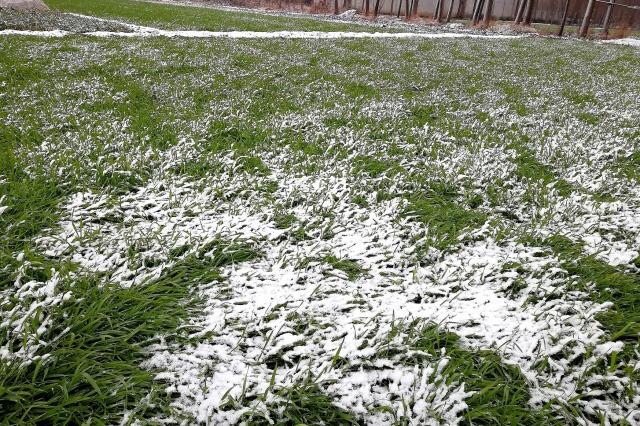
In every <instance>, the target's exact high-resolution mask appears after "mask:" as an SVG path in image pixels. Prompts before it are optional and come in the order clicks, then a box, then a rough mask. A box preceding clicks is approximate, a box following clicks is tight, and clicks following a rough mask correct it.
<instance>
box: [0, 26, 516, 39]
mask: <svg viewBox="0 0 640 426" xmlns="http://www.w3.org/2000/svg"><path fill="white" fill-rule="evenodd" d="M136 28H137V31H134V32H112V31H94V32H88V33H73V32H69V31H62V30H53V31H27V30H2V31H0V36H3V35H4V36H9V35H22V36H35V37H52V38H59V37H65V36H71V35H85V36H94V37H129V38H134V37H169V38H173V37H184V38H233V39H330V40H333V39H342V38H348V39H442V38H480V39H498V40H504V39H513V38H518V37H520V36H508V35H486V34H463V33H385V32H353V31H348V32H343V31H326V32H325V31H188V30H185V31H171V30H160V29H156V28H149V27H136Z"/></svg>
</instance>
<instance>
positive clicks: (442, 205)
mask: <svg viewBox="0 0 640 426" xmlns="http://www.w3.org/2000/svg"><path fill="white" fill-rule="evenodd" d="M457 198H458V192H457V191H456V189H455V188H452V187H450V186H449V185H446V184H441V183H434V184H433V185H432V186H431V188H429V189H428V190H427V191H425V192H421V193H420V192H419V193H417V194H415V195H413V196H412V197H410V198H409V199H408V202H409V203H408V206H407V208H406V210H405V213H404V215H405V216H406V217H409V218H411V219H413V220H416V221H418V222H421V223H423V224H425V225H427V227H428V235H429V236H430V238H432V239H433V241H434V243H433V246H434V247H436V248H438V249H441V250H444V249H446V248H448V247H450V246H452V245H455V244H456V243H457V242H458V238H459V237H460V235H461V234H462V233H463V232H464V231H467V230H472V229H475V228H479V227H480V226H482V225H483V224H484V223H485V221H486V220H487V217H486V215H485V214H484V213H482V212H481V211H477V210H474V209H472V208H470V207H469V208H467V207H464V206H463V205H461V204H460V202H458V201H456V199H457Z"/></svg>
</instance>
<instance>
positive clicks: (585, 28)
mask: <svg viewBox="0 0 640 426" xmlns="http://www.w3.org/2000/svg"><path fill="white" fill-rule="evenodd" d="M595 4H596V0H589V3H588V4H587V10H586V11H585V12H584V18H583V19H582V25H581V26H580V37H586V36H587V34H588V33H589V24H590V23H591V16H592V15H593V7H594V6H595Z"/></svg>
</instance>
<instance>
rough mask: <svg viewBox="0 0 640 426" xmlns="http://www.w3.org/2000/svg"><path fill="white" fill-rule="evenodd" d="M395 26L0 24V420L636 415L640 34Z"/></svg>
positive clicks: (472, 419) (348, 420) (579, 418)
mask: <svg viewBox="0 0 640 426" xmlns="http://www.w3.org/2000/svg"><path fill="white" fill-rule="evenodd" d="M134 33H135V31H134ZM129 34H130V33H129ZM360 34H364V33H360ZM367 34H368V37H374V36H373V35H372V33H367ZM173 35H179V34H173ZM387 35H389V34H387ZM423 35H424V38H428V37H427V36H428V34H423ZM432 35H433V34H432ZM416 36H417V34H416ZM394 37H395V38H390V37H384V38H377V39H370V38H369V39H365V38H361V39H357V40H350V39H333V40H326V39H324V38H325V37H300V38H298V39H283V38H282V37H280V38H279V39H272V40H271V39H269V38H270V37H268V38H261V39H257V40H253V39H244V40H240V39H232V38H225V37H223V38H208V39H206V40H191V39H186V38H175V39H174V38H164V37H162V38H156V37H140V38H87V37H82V36H68V37H65V38H37V37H15V36H10V35H3V36H1V37H0V49H1V50H2V52H3V55H2V57H1V58H0V118H1V124H0V141H2V143H3V146H2V147H0V157H1V158H2V159H1V160H0V191H1V192H0V229H1V230H2V233H3V236H2V237H0V251H1V254H0V258H1V259H2V270H1V272H0V373H3V374H2V376H3V377H2V378H0V414H2V415H4V417H5V418H6V419H9V422H10V423H12V422H17V421H18V420H16V419H18V418H19V417H20V416H23V417H22V418H23V421H24V419H26V421H27V422H28V421H34V419H36V420H38V419H39V420H42V419H48V420H50V421H51V420H52V419H54V420H60V419H62V418H66V417H65V416H75V417H73V418H74V419H76V420H78V419H83V420H86V419H87V418H91V417H92V416H96V417H98V418H102V419H108V421H109V422H112V423H118V422H123V423H132V422H138V423H139V424H146V423H148V422H151V421H152V420H153V421H161V422H178V423H179V422H182V423H184V424H195V423H199V424H211V425H222V424H237V423H247V424H265V423H266V424H269V423H276V424H298V423H305V424H322V423H324V424H357V423H358V422H360V423H364V424H394V423H398V424H415V425H422V424H458V423H474V424H476V423H483V422H484V423H489V424H572V423H577V424H640V395H638V389H637V387H638V377H639V374H640V372H639V371H638V370H639V369H640V363H639V359H640V354H639V351H640V347H639V346H638V332H639V331H640V326H638V322H640V311H638V310H637V306H639V303H640V287H638V286H639V285H640V252H639V247H640V171H639V170H640V51H639V50H638V49H636V48H633V47H629V46H615V45H605V44H596V43H587V42H582V41H566V40H565V41H561V40H548V39H537V38H517V39H506V38H503V39H497V38H493V39H486V38H485V39H477V38H469V37H465V38H455V37H448V38H432V39H418V38H416V37H413V36H412V38H410V39H402V37H399V36H398V35H397V34H394ZM239 38H244V37H239ZM248 38H251V37H248ZM285 38H286V37H285ZM293 38H296V37H293ZM87 282H89V283H92V284H87ZM88 285H89V290H91V289H94V290H95V291H96V292H97V293H95V294H97V296H95V298H96V299H95V300H94V299H92V297H94V293H93V292H91V294H92V296H91V297H89V296H87V294H89V293H87V292H88V291H89V290H87V288H88V287H87V286H88ZM161 285H162V286H161ZM156 287H158V288H162V289H163V290H162V291H163V292H165V293H166V292H168V293H171V291H172V290H171V288H182V289H186V290H185V291H184V292H183V293H184V294H182V295H181V296H180V298H179V299H176V301H175V303H174V306H167V307H166V309H167V310H166V312H171V313H173V312H174V311H176V312H180V315H173V314H172V315H173V316H174V317H175V318H173V319H174V320H175V321H176V324H174V325H173V326H172V327H167V326H162V327H160V326H158V327H159V329H158V330H157V332H155V333H154V332H153V330H146V328H145V327H146V325H147V324H148V322H142V323H140V321H139V319H138V320H137V319H136V316H138V318H139V317H141V316H144V315H143V314H142V312H147V311H148V310H149V311H151V310H153V309H155V311H153V312H156V311H157V312H158V313H154V315H156V316H159V317H163V315H164V312H165V311H162V309H165V308H164V307H163V306H164V305H162V304H161V303H160V302H158V303H157V304H156V305H154V303H155V302H154V301H155V300H164V299H162V297H163V296H164V295H166V294H165V293H153V291H154V290H153V289H155V288H156ZM144 289H150V290H148V291H147V292H146V293H144V291H145V290H144ZM91 291H93V290H91ZM137 292H142V293H141V294H144V295H145V296H144V297H145V298H146V297H148V298H149V299H148V300H149V301H148V302H145V299H142V300H138V299H135V300H136V301H135V302H131V303H128V302H126V300H125V301H124V302H123V305H122V307H123V308H122V312H123V313H122V315H116V314H117V312H115V313H114V312H113V311H109V310H108V308H109V307H108V306H107V305H108V303H110V302H105V300H112V299H109V297H111V296H110V294H118V295H119V294H126V295H131V297H132V298H133V297H134V296H133V295H135V294H136V293H137ZM168 293H167V294H168ZM114 297H115V296H114ZM127 297H129V296H127ZM167 297H169V296H167ZM135 303H137V305H136V304H135ZM130 305H131V306H135V309H132V310H128V308H129V307H130ZM153 306H155V308H154V307H153ZM176 306H181V307H184V309H182V310H180V309H178V310H176ZM105 312H111V313H110V314H107V313H105ZM129 312H131V316H132V317H131V318H129V317H128V315H129ZM72 313H74V314H72ZM110 315H114V318H115V319H111V318H112V317H111V316H110ZM167 316H170V315H168V314H167ZM96 318H101V319H100V320H98V319H96ZM123 318H124V319H126V320H127V322H126V323H125V322H124V320H122V321H121V323H120V324H118V323H117V319H123ZM145 318H147V317H146V316H145ZM129 321H130V323H129ZM136 321H137V322H136ZM146 321H151V320H146ZM167 321H169V318H168V319H167ZM96 323H98V325H96ZM129 324H137V325H135V326H133V325H129ZM162 324H165V322H163V323H162ZM162 324H161V325H162ZM100 327H101V328H100ZM110 327H113V328H114V329H117V330H118V332H117V333H116V332H114V331H112V330H111V328H110ZM122 330H131V332H130V334H127V332H123V331H122ZM142 330H144V333H143V332H142ZM149 332H151V333H149ZM139 334H142V336H138V335H139ZM110 339H111V340H110ZM104 342H116V343H118V344H122V345H123V346H113V348H114V349H113V350H105V349H104V347H108V346H107V345H106V344H105V343H104ZM110 344H111V345H115V343H110ZM101 348H102V349H101ZM121 348H124V349H121ZM125 350H126V351H133V352H136V351H137V352H136V353H138V352H139V354H138V355H136V356H135V357H134V358H132V359H129V360H128V361H126V360H125V361H123V360H122V359H121V358H122V357H125V355H124V354H123V351H125ZM78 353H82V354H86V355H82V356H81V355H77V354H78ZM57 360H65V361H64V363H66V364H68V365H67V366H62V365H61V364H62V363H63V361H57ZM116 361H118V362H116ZM126 362H128V363H129V364H131V363H133V364H134V365H133V366H132V367H131V368H136V369H138V370H139V372H138V373H136V374H140V377H143V379H144V380H146V382H145V381H144V380H143V379H140V381H129V380H128V378H129V376H128V374H129V373H127V371H129V370H126V368H125V367H123V366H122V364H124V363H126ZM74 363H75V364H74ZM92 363H93V364H92ZM88 365H89V366H92V365H96V366H97V368H96V369H88V367H87V366H88ZM69 366H72V367H73V368H72V369H71V373H70V375H69V376H73V378H71V379H69V381H68V382H66V381H65V385H64V386H62V385H60V384H59V382H60V381H64V380H67V378H65V377H63V376H64V374H62V373H59V374H58V373H56V372H57V371H59V370H57V369H63V368H71V367H69ZM127 368H129V367H127ZM47 369H48V370H47ZM44 370H46V372H43V371H44ZM138 370H136V371H138ZM60 371H63V370H60ZM74 371H75V372H76V373H74ZM119 372H122V373H121V374H120V373H119ZM112 373H113V374H112ZM149 373H150V375H149ZM107 374H109V375H111V376H114V377H117V378H116V379H113V378H106V377H103V376H106V375H107ZM119 374H120V375H119ZM145 374H147V375H148V376H145ZM111 376H109V377H111ZM25 377H28V378H29V379H28V380H25ZM61 377H62V378H61ZM136 377H137V376H136ZM32 378H33V380H32ZM36 378H37V380H41V383H40V382H38V381H37V380H36ZM31 380H32V382H33V388H31V387H29V385H28V383H29V382H30V381H31ZM143 382H144V383H143ZM36 387H39V388H40V389H35V388H36ZM129 387H131V389H134V391H132V392H130V394H129V396H128V397H124V400H125V402H122V401H121V400H119V399H115V397H113V395H116V394H119V392H120V391H121V390H127V389H129ZM62 388H65V389H66V391H62V390H57V389H62ZM48 389H50V390H48ZM19 391H22V392H26V394H25V393H22V394H20V393H19ZM59 394H62V395H64V397H60V398H62V399H61V400H64V401H66V402H65V404H62V405H63V406H64V407H66V408H64V409H59V408H58V409H56V410H60V412H58V411H56V410H53V411H51V410H50V411H48V412H47V411H46V410H45V409H44V408H42V407H48V406H56V407H59V406H60V404H61V403H60V399H57V398H58V397H59V396H58V395H59ZM69 395H71V396H69ZM75 395H80V396H82V398H85V397H86V399H81V397H80V396H79V397H77V398H78V399H76V400H74V397H75ZM87 395H88V396H87ZM109 395H111V396H109ZM132 395H133V396H132ZM136 395H139V397H138V396H136ZM158 395H160V396H158ZM92 398H93V399H95V400H98V401H103V400H105V401H107V400H108V402H106V403H102V402H100V403H99V404H100V405H99V407H98V408H92V410H94V411H93V414H91V412H90V413H89V414H87V413H86V412H83V411H82V410H77V411H74V409H75V406H74V401H76V402H75V404H80V402H77V401H84V402H82V404H85V405H90V403H89V402H86V401H87V400H92V401H93V399H92ZM101 398H102V399H101ZM156 398H159V399H156ZM16 401H20V402H16ZM43 401H44V402H43ZM158 401H162V402H158ZM30 404H31V405H30ZM163 404H164V405H163ZM25 407H31V408H30V409H29V410H27V409H26V408H25ZM65 410H66V411H65ZM52 412H55V413H56V414H55V415H56V416H57V415H59V416H60V417H47V416H52V414H51V413H52ZM25 413H27V414H25ZM68 413H72V414H68ZM37 416H41V417H37ZM54 422H55V421H54ZM513 422H515V423H513ZM625 422H626V423H625Z"/></svg>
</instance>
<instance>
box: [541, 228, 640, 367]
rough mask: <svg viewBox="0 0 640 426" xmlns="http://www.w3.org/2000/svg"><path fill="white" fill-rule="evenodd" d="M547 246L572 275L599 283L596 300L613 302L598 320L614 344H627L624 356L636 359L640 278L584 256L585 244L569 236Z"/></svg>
mask: <svg viewBox="0 0 640 426" xmlns="http://www.w3.org/2000/svg"><path fill="white" fill-rule="evenodd" d="M544 243H546V245H547V246H549V247H550V248H551V249H552V250H553V252H554V253H555V254H556V255H557V256H558V257H559V258H560V260H561V261H562V266H563V268H565V269H566V270H567V272H568V273H569V274H570V275H573V276H578V277H580V279H582V280H583V281H584V283H585V284H588V283H593V284H595V287H596V290H597V293H596V294H594V295H593V297H594V299H595V300H596V301H598V302H612V303H613V306H612V307H611V308H610V309H609V310H608V311H607V312H604V313H602V314H600V315H599V316H598V321H600V322H601V323H602V325H603V326H604V327H605V328H606V329H607V330H608V331H609V333H610V335H611V341H622V342H624V343H625V349H624V354H625V356H628V357H629V358H632V357H633V351H634V349H635V348H636V347H637V346H638V344H639V343H640V275H638V274H635V273H631V272H626V271H622V270H620V269H619V268H616V267H614V266H611V265H609V264H607V263H606V262H603V261H601V260H598V259H597V258H596V257H595V256H584V255H583V250H582V245H581V244H578V243H574V242H573V241H571V240H569V239H568V238H566V237H563V236H560V235H556V236H553V237H550V238H548V239H547V240H546V241H544Z"/></svg>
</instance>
